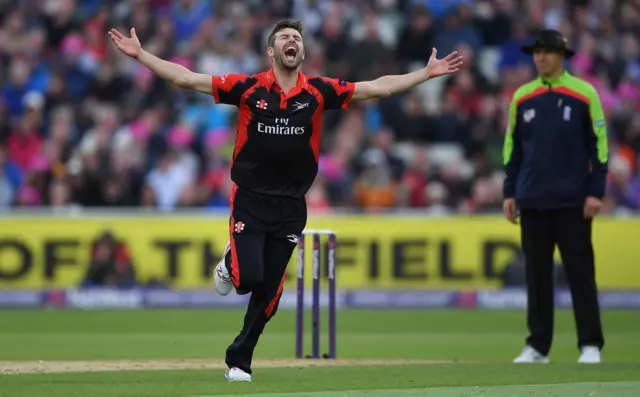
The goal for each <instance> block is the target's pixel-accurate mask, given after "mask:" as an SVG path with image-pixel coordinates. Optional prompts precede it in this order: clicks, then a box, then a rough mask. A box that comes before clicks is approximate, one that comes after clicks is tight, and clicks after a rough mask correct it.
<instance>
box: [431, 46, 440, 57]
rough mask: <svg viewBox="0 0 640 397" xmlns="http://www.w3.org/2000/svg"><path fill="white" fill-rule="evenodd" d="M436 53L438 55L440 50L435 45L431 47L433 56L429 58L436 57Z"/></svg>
mask: <svg viewBox="0 0 640 397" xmlns="http://www.w3.org/2000/svg"><path fill="white" fill-rule="evenodd" d="M436 55H438V50H436V48H435V47H433V48H432V49H431V57H430V58H429V59H435V58H436Z"/></svg>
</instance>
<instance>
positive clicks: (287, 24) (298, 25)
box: [267, 19, 304, 47]
mask: <svg viewBox="0 0 640 397" xmlns="http://www.w3.org/2000/svg"><path fill="white" fill-rule="evenodd" d="M289 28H290V29H295V30H297V31H298V33H300V35H302V32H303V31H304V25H302V21H299V20H297V19H285V20H282V21H280V22H278V23H276V24H275V25H273V28H272V29H271V33H269V40H267V44H268V46H269V47H273V46H274V44H275V43H276V34H278V32H279V31H281V30H284V29H289Z"/></svg>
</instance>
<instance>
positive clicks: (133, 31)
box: [130, 28, 138, 39]
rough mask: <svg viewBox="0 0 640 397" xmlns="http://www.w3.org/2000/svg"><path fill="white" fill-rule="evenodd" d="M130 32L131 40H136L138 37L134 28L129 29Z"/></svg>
mask: <svg viewBox="0 0 640 397" xmlns="http://www.w3.org/2000/svg"><path fill="white" fill-rule="evenodd" d="M130 32H131V37H132V38H134V39H137V38H138V36H136V28H131V30H130Z"/></svg>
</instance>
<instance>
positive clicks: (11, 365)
mask: <svg viewBox="0 0 640 397" xmlns="http://www.w3.org/2000/svg"><path fill="white" fill-rule="evenodd" d="M453 363H454V362H453V361H435V360H355V359H336V360H293V359H292V360H287V359H273V360H264V359H261V360H255V361H254V365H253V366H254V368H302V367H320V366H375V365H420V364H423V365H429V364H453ZM223 368H226V365H225V363H224V362H223V361H212V360H110V361H0V373H2V374H38V373H68V372H109V371H161V370H189V369H194V370H195V369H223Z"/></svg>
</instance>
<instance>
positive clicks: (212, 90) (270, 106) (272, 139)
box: [109, 20, 463, 382]
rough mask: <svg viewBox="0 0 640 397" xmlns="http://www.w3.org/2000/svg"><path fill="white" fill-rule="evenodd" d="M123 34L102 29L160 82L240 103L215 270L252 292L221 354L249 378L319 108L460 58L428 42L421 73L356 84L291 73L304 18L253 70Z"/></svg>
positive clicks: (314, 152)
mask: <svg viewBox="0 0 640 397" xmlns="http://www.w3.org/2000/svg"><path fill="white" fill-rule="evenodd" d="M130 33H131V37H126V36H124V35H123V34H122V33H120V32H118V31H117V30H115V29H112V30H111V31H110V32H109V35H110V37H111V39H112V40H113V42H114V44H115V45H116V47H117V48H118V49H119V50H120V51H122V52H123V53H124V54H126V55H128V56H130V57H132V58H135V59H137V60H138V61H140V63H142V64H143V65H145V66H146V67H148V68H149V69H151V70H152V71H153V72H155V73H156V74H157V75H158V76H160V77H161V78H162V79H164V80H166V81H168V82H170V83H172V84H174V85H176V86H178V87H181V88H184V89H188V90H195V91H199V92H203V93H206V94H210V95H212V96H213V100H214V101H215V103H224V104H230V105H234V106H237V107H238V109H239V113H238V130H237V136H236V145H235V150H234V153H233V163H232V165H231V179H232V180H233V182H234V188H233V191H232V193H231V197H230V204H231V214H230V222H229V235H230V240H229V242H228V243H227V247H226V248H225V253H224V256H223V258H222V260H221V261H220V263H219V264H218V266H217V267H216V268H215V270H214V284H215V288H216V290H217V291H218V292H219V293H220V294H222V295H227V294H229V293H230V292H231V291H232V290H233V289H235V290H236V291H237V293H238V294H247V293H251V299H250V301H249V305H248V308H247V312H246V316H245V318H244V326H243V328H242V330H241V331H240V333H239V335H238V336H237V337H236V338H235V340H234V341H233V342H232V343H231V345H230V346H229V347H228V348H227V351H226V359H225V362H226V364H227V370H226V373H225V376H226V378H227V379H228V380H229V381H246V382H250V381H251V374H252V370H251V361H252V357H253V352H254V349H255V347H256V344H257V343H258V339H259V337H260V335H261V334H262V332H263V330H264V327H265V325H266V324H267V322H268V321H269V320H270V319H271V318H272V317H273V316H274V314H275V313H276V310H277V308H278V303H279V300H280V296H281V294H282V287H283V282H284V275H285V270H286V267H287V264H288V263H289V259H290V258H291V255H292V254H293V251H294V249H295V247H296V245H297V242H298V239H299V237H300V235H301V233H302V231H303V229H304V227H305V225H306V222H307V206H306V202H305V193H306V192H307V190H308V189H309V187H310V186H311V184H312V183H313V181H314V179H315V177H316V174H317V172H318V156H319V152H320V137H321V133H322V115H323V112H324V111H325V110H326V109H347V108H348V107H349V105H350V104H351V103H353V102H354V101H362V100H366V99H369V98H383V97H388V96H390V95H393V94H396V93H399V92H403V91H406V90H409V89H411V88H413V87H415V86H417V85H418V84H421V83H424V82H426V81H427V80H429V79H431V78H434V77H438V76H441V75H447V74H452V73H455V72H457V71H458V70H459V68H460V67H461V66H462V61H463V59H462V57H461V56H458V55H457V52H452V53H451V54H449V55H448V56H446V57H445V58H443V59H437V58H436V49H435V48H434V49H433V51H432V55H431V58H430V59H429V62H428V64H427V65H426V66H425V67H424V68H423V69H420V70H417V71H414V72H411V73H407V74H404V75H392V76H384V77H380V78H378V79H376V80H373V81H363V82H356V83H354V82H348V81H343V80H338V79H334V78H327V77H316V76H307V75H305V74H304V73H302V72H301V71H300V70H299V69H300V65H301V63H302V61H303V60H304V57H305V49H304V41H303V37H302V33H303V26H302V23H301V22H299V21H294V20H284V21H281V22H278V23H277V24H276V25H275V26H274V27H273V29H272V31H271V33H270V35H269V37H268V45H267V54H268V55H269V57H270V58H271V62H272V67H271V69H269V70H268V71H266V72H262V73H258V74H255V75H251V76H247V75H243V74H227V75H224V76H208V75H205V74H200V73H194V72H192V71H190V70H188V69H186V68H185V67H183V66H180V65H177V64H174V63H171V62H167V61H165V60H162V59H159V58H157V57H156V56H154V55H152V54H150V53H149V52H147V51H145V50H144V49H143V48H142V47H141V45H140V42H139V41H138V38H137V37H136V32H135V29H134V28H132V29H131V32H130Z"/></svg>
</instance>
